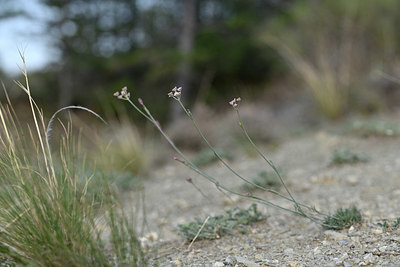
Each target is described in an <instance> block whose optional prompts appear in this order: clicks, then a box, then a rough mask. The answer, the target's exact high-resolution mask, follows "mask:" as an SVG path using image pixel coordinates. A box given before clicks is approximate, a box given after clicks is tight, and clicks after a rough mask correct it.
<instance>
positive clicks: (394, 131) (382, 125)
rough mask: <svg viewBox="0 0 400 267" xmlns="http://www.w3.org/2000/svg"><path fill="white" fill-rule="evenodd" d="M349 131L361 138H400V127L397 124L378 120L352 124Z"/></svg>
mask: <svg viewBox="0 0 400 267" xmlns="http://www.w3.org/2000/svg"><path fill="white" fill-rule="evenodd" d="M350 131H351V132H353V133H355V134H357V135H360V136H362V137H371V136H378V137H380V136H382V137H384V136H389V137H391V136H400V127H399V126H398V125H397V124H394V123H390V122H386V121H378V120H370V121H357V122H354V123H353V124H352V125H351V130H350Z"/></svg>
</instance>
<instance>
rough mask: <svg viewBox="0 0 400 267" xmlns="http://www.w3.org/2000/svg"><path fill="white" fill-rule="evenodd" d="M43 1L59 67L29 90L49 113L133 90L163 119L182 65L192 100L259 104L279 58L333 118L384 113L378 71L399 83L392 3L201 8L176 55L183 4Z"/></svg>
mask: <svg viewBox="0 0 400 267" xmlns="http://www.w3.org/2000/svg"><path fill="white" fill-rule="evenodd" d="M40 2H41V3H42V4H43V6H44V8H47V10H48V11H49V16H48V18H47V19H46V20H45V21H43V24H44V25H45V26H46V30H45V33H44V34H47V35H50V36H51V37H52V40H53V41H54V43H53V45H54V46H55V47H56V48H57V49H58V50H59V52H60V58H59V60H57V61H56V63H54V64H52V65H51V66H49V67H48V68H47V69H45V70H43V71H40V72H37V73H31V76H32V79H31V83H32V87H34V88H40V89H38V90H39V91H38V92H35V94H36V95H35V96H36V97H37V99H38V100H39V102H40V100H42V102H45V103H46V104H47V106H48V104H49V103H54V105H57V103H58V105H59V106H65V105H67V104H79V105H84V106H88V107H90V108H92V109H95V110H96V111H98V112H113V111H114V110H115V109H116V105H117V104H116V101H114V99H113V98H112V97H111V95H112V93H113V92H115V91H117V90H119V89H120V88H121V87H123V86H128V87H129V88H130V90H131V91H133V99H135V98H136V97H138V96H140V97H142V98H143V100H144V101H145V102H146V105H147V106H149V108H151V110H153V111H154V112H155V113H156V115H157V117H158V118H160V119H161V120H165V119H167V118H168V112H169V110H170V107H169V104H170V102H169V101H166V93H167V92H168V91H169V90H170V88H172V87H173V86H175V85H177V84H175V83H177V81H178V80H179V79H178V76H179V66H180V64H181V63H182V62H183V61H186V62H187V61H189V62H190V65H191V70H192V72H193V73H192V75H191V82H190V85H191V86H190V87H191V92H190V93H189V92H188V94H189V95H190V99H189V102H191V103H193V102H195V101H203V102H208V103H218V102H220V101H222V100H223V101H226V99H230V98H231V97H232V96H233V95H239V94H242V95H243V94H248V95H253V96H254V95H259V93H260V92H261V91H262V90H265V89H266V88H268V86H267V85H268V84H269V83H270V82H276V80H278V81H280V80H284V79H287V78H288V77H290V75H291V73H290V72H288V70H287V69H286V68H285V67H284V64H283V63H284V62H283V61H282V60H281V58H280V56H279V55H278V54H280V55H281V56H283V58H284V59H285V61H286V62H287V63H289V65H290V66H291V67H293V69H294V70H295V73H296V74H298V75H299V76H300V78H301V79H302V80H303V81H304V82H305V86H306V87H307V88H309V89H310V93H311V94H312V95H313V97H314V99H315V102H316V106H317V107H318V108H319V109H320V111H321V113H323V114H325V115H326V116H327V117H329V118H338V117H341V116H342V115H344V114H346V113H347V112H348V111H354V110H356V111H363V112H364V111H365V112H370V111H374V110H376V109H377V108H380V107H381V106H382V103H381V102H382V97H380V96H381V94H382V92H381V91H382V90H381V91H379V90H376V88H381V87H383V86H384V85H385V84H383V81H386V83H387V80H385V79H384V78H383V77H382V76H379V75H377V71H376V70H379V71H381V72H384V73H388V74H391V75H394V76H395V70H396V67H397V66H398V65H399V64H398V62H399V55H400V53H399V47H400V45H399V44H400V40H399V38H400V37H399V35H398V34H397V31H396V25H398V24H399V22H400V21H399V20H400V18H399V16H398V15H397V10H399V9H400V2H399V1H396V0H381V1H363V0H353V1H347V0H325V1H305V0H297V1H296V0H278V1H276V0H261V1H260V0H232V1H222V0H219V1H213V0H196V1H195V2H196V6H197V12H196V28H195V34H194V44H193V49H192V50H191V52H190V53H189V54H184V53H182V51H181V49H180V45H179V40H180V36H181V35H182V24H183V22H182V19H183V14H185V9H184V2H183V1H177V0H168V1H150V2H151V3H145V2H144V1H137V0H93V1H80V0H72V1H63V0H41V1H40ZM3 13H4V12H3ZM1 15H2V12H0V18H1ZM16 15H17V14H16ZM18 15H21V14H18ZM28 15H29V14H28ZM4 16H5V17H9V16H11V15H10V13H7V14H4ZM265 41H267V43H266V42H265ZM267 44H269V45H267ZM277 52H278V53H277ZM282 74H285V75H282ZM288 75H289V76H288ZM294 89H297V88H294ZM377 96H379V97H377ZM49 99H52V100H54V101H49ZM99 103H100V106H99ZM189 104H190V103H189ZM52 110H53V109H52Z"/></svg>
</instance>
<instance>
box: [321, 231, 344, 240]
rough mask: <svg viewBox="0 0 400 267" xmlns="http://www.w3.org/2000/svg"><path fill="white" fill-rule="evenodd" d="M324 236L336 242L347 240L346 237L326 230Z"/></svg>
mask: <svg viewBox="0 0 400 267" xmlns="http://www.w3.org/2000/svg"><path fill="white" fill-rule="evenodd" d="M324 234H325V236H326V238H327V239H331V240H335V241H339V240H343V239H345V238H347V236H346V235H344V234H342V233H338V232H335V231H332V230H326V231H325V232H324Z"/></svg>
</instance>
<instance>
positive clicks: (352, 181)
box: [346, 175, 358, 185]
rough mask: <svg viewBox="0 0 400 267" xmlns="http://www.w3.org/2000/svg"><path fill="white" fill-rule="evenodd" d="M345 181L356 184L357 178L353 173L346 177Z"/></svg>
mask: <svg viewBox="0 0 400 267" xmlns="http://www.w3.org/2000/svg"><path fill="white" fill-rule="evenodd" d="M346 183H347V184H349V185H357V184H358V178H357V177H356V176H355V175H351V176H349V177H347V178H346Z"/></svg>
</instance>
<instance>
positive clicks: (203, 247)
mask: <svg viewBox="0 0 400 267" xmlns="http://www.w3.org/2000/svg"><path fill="white" fill-rule="evenodd" d="M339 147H346V148H349V149H351V150H353V151H359V152H364V153H366V154H368V155H369V156H370V160H369V161H368V162H366V163H357V164H351V165H340V166H331V165H329V163H330V160H331V157H332V151H333V150H334V149H335V148H339ZM263 151H266V152H267V153H268V154H269V155H268V156H269V158H270V159H272V160H273V161H274V162H275V164H276V165H277V166H278V167H280V168H281V169H282V170H283V172H284V173H285V180H286V181H287V183H288V184H289V187H290V190H291V192H292V194H293V195H294V196H295V198H297V200H298V201H300V202H303V203H307V204H309V205H311V206H315V207H316V208H317V209H319V210H321V211H324V212H330V213H333V212H334V211H335V210H336V209H337V208H339V207H344V208H346V207H350V206H352V205H355V206H356V207H358V208H359V209H360V210H361V211H362V214H363V223H362V224H361V225H355V226H354V227H351V228H350V229H346V230H342V231H337V232H334V231H326V230H324V229H322V228H321V227H320V226H319V225H317V224H315V223H313V222H311V221H309V220H307V219H304V218H300V217H296V216H294V215H291V214H288V213H285V212H283V211H281V210H277V209H275V208H271V207H267V206H263V205H260V204H259V205H258V208H259V210H261V211H262V212H263V213H265V214H267V215H268V216H269V217H268V218H267V220H265V221H263V222H260V223H257V224H255V225H252V229H251V231H249V232H248V233H247V234H240V233H238V232H233V233H231V234H228V235H226V236H223V237H222V238H220V239H216V240H200V241H196V242H195V243H194V244H193V246H192V247H191V248H190V249H188V243H185V242H184V239H182V237H179V236H177V235H176V232H177V224H178V223H186V222H189V221H192V220H193V219H194V218H195V217H201V218H205V217H206V216H207V215H216V214H223V213H224V210H226V209H229V208H232V207H235V206H240V207H246V208H247V207H248V206H250V204H251V202H250V201H248V200H246V199H243V198H237V197H234V196H233V197H231V199H229V198H228V197H227V196H225V195H224V194H222V193H221V192H219V191H218V190H217V189H216V188H215V186H213V185H212V184H210V183H209V182H207V181H205V180H204V179H203V178H201V177H199V176H198V175H196V174H195V173H193V172H192V171H191V170H189V169H186V168H185V167H184V166H181V165H179V164H178V163H174V162H171V164H169V165H167V166H165V167H163V168H162V169H159V170H156V171H154V172H153V173H152V175H151V176H152V178H151V179H149V180H147V181H146V182H145V190H146V206H147V215H148V221H149V223H150V225H151V227H152V229H156V230H157V231H159V238H160V240H159V244H161V248H160V249H159V251H158V259H157V261H158V263H159V264H160V265H161V266H235V264H237V266H359V265H361V266H362V265H374V266H376V265H383V266H398V265H399V264H400V229H399V228H397V229H392V230H390V231H383V229H382V228H381V227H380V226H378V225H377V223H378V222H382V220H383V219H389V221H394V220H395V219H396V218H398V217H400V138H391V137H369V138H362V137H358V136H354V135H343V134H332V133H329V132H328V131H324V130H322V131H319V132H317V133H313V134H307V135H304V136H300V137H296V138H294V139H290V140H288V141H285V142H284V143H283V144H282V145H281V146H280V147H279V148H278V149H277V150H275V151H273V152H271V153H269V152H268V150H267V149H266V148H263ZM231 164H232V166H233V167H235V169H236V170H238V171H239V172H240V173H242V174H244V175H246V176H247V177H254V176H256V174H257V173H259V172H260V171H262V170H264V169H266V168H267V167H266V165H265V163H264V162H263V161H262V160H260V159H258V158H250V157H249V156H247V155H245V154H238V155H236V156H235V160H234V161H233V162H231ZM267 169H268V168H267ZM205 170H206V171H207V172H208V173H210V174H213V176H214V177H218V179H220V180H219V181H220V183H225V184H228V185H230V186H237V185H240V184H242V182H241V181H240V180H239V179H237V178H236V177H234V176H233V175H232V174H231V173H229V172H228V171H227V170H226V169H225V168H223V166H221V165H220V164H218V163H216V164H213V165H212V166H209V167H207V168H206V169H205ZM188 177H190V178H192V179H193V181H194V183H195V184H196V185H197V186H198V187H200V188H201V190H202V192H204V193H205V194H206V195H207V198H205V197H203V196H202V195H201V194H200V193H199V192H198V191H197V190H196V189H195V188H194V187H193V186H192V185H191V184H190V183H188V182H187V181H186V180H185V178H188ZM281 191H282V190H281ZM282 192H283V191H282ZM261 196H263V197H265V198H267V199H269V200H273V201H275V202H276V203H278V204H281V205H283V206H286V207H290V204H289V203H285V202H284V201H282V200H281V199H279V198H277V197H274V196H271V195H268V194H261ZM232 200H233V203H232ZM158 229H159V230H158Z"/></svg>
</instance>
